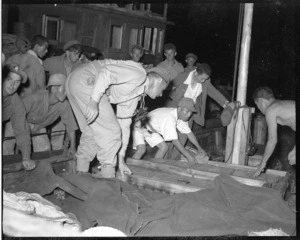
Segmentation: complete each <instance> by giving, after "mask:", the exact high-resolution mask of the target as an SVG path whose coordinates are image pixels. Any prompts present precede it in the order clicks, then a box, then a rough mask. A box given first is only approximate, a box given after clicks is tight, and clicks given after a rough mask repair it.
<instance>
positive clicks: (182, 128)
mask: <svg viewBox="0 0 300 240" xmlns="http://www.w3.org/2000/svg"><path fill="white" fill-rule="evenodd" d="M193 112H196V109H195V106H194V102H193V100H192V99H190V98H182V99H181V100H180V101H179V103H178V107H177V108H157V109H155V110H153V111H152V112H150V113H148V115H147V117H148V121H147V123H146V124H145V125H146V127H142V126H139V122H137V124H136V125H135V128H134V130H133V148H134V149H137V150H136V152H135V153H134V155H133V157H132V158H135V159H141V158H142V157H143V155H144V154H145V153H146V146H145V141H146V142H147V143H148V144H149V145H150V147H152V148H153V147H155V146H156V147H157V148H158V151H157V152H156V154H155V157H154V158H163V157H164V156H165V154H166V153H167V150H168V146H167V143H166V142H169V141H172V143H173V144H174V145H175V147H176V148H177V150H178V151H179V152H180V153H182V154H183V155H184V156H185V157H186V158H187V159H188V161H189V162H194V161H196V159H195V158H194V157H193V156H192V155H191V154H190V153H189V152H188V151H187V150H186V149H185V148H184V146H183V145H182V144H181V143H180V142H179V140H178V134H177V130H178V131H179V132H181V133H182V134H185V135H186V136H187V138H188V139H189V140H190V141H191V143H193V144H194V145H195V146H196V148H197V150H198V154H199V155H202V156H203V155H205V151H204V150H203V149H202V148H201V147H200V145H199V143H198V141H197V139H196V137H195V135H194V134H193V133H192V131H191V129H190V127H189V125H188V119H189V118H190V117H191V115H192V114H193Z"/></svg>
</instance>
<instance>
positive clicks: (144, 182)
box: [117, 173, 204, 193]
mask: <svg viewBox="0 0 300 240" xmlns="http://www.w3.org/2000/svg"><path fill="white" fill-rule="evenodd" d="M117 178H118V179H120V180H122V181H125V182H127V183H129V184H134V185H137V186H141V187H146V188H154V189H159V190H163V191H166V192H168V193H186V192H196V191H199V190H201V189H204V188H203V187H195V186H189V185H187V184H184V181H183V183H174V182H167V181H165V180H161V179H158V178H156V177H155V176H153V177H151V178H150V177H145V176H142V175H140V174H138V173H137V174H136V173H135V174H132V175H127V174H126V175H125V177H124V178H122V177H121V176H120V175H119V174H117Z"/></svg>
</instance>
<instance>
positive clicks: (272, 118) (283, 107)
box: [253, 87, 296, 177]
mask: <svg viewBox="0 0 300 240" xmlns="http://www.w3.org/2000/svg"><path fill="white" fill-rule="evenodd" d="M253 99H254V102H255V104H256V105H257V107H258V109H259V110H260V111H261V112H262V113H263V114H265V117H266V122H267V125H268V142H267V145H266V148H265V152H264V155H263V159H262V162H261V164H260V165H259V166H258V167H257V170H256V172H255V174H254V177H257V176H259V175H260V174H261V172H262V171H263V170H264V169H265V167H266V164H267V161H268V159H269V158H270V156H271V155H272V153H273V151H274V149H275V146H276V144H277V124H280V125H282V126H289V127H290V128H291V129H292V130H293V131H295V132H296V107H295V101H292V100H277V99H275V97H274V94H273V92H272V90H271V89H270V88H268V87H260V88H257V89H256V90H255V91H254V93H253ZM295 155H296V146H294V148H293V150H292V151H291V152H290V153H289V155H288V160H289V163H290V164H291V165H293V164H296V158H295Z"/></svg>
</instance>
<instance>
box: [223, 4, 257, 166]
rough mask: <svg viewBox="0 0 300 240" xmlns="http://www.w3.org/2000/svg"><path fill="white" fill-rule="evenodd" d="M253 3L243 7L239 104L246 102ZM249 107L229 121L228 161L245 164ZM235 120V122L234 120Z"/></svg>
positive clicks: (238, 88)
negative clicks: (235, 118)
mask: <svg viewBox="0 0 300 240" xmlns="http://www.w3.org/2000/svg"><path fill="white" fill-rule="evenodd" d="M253 6H254V4H253V3H246V4H245V9H244V21H243V32H242V42H241V53H240V61H239V74H238V87H237V99H236V100H237V101H239V102H240V103H241V105H242V106H243V105H245V104H246V96H247V82H248V64H249V53H250V42H251V28H252V16H253ZM251 111H252V109H250V108H247V107H245V108H240V109H239V111H238V113H237V120H233V121H232V122H231V124H230V125H231V126H228V128H227V135H228V136H227V140H226V157H225V159H229V160H230V161H228V162H229V163H230V162H231V163H233V164H239V165H245V163H246V157H247V150H246V149H247V147H248V140H249V132H250V127H249V126H250V119H251ZM235 121H236V122H235Z"/></svg>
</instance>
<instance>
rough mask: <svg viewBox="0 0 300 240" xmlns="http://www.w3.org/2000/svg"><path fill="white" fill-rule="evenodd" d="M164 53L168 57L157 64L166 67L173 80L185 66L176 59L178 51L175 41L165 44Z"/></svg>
mask: <svg viewBox="0 0 300 240" xmlns="http://www.w3.org/2000/svg"><path fill="white" fill-rule="evenodd" d="M164 55H165V57H166V59H165V60H164V61H163V62H161V63H159V64H158V65H157V66H158V67H162V68H164V69H166V70H167V71H168V72H169V74H170V79H171V81H172V80H173V79H174V78H176V77H177V75H178V74H179V73H181V72H183V71H184V68H183V66H182V64H181V63H180V62H177V60H176V59H175V57H176V55H177V52H176V46H175V45H174V44H173V43H167V44H165V45H164Z"/></svg>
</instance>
